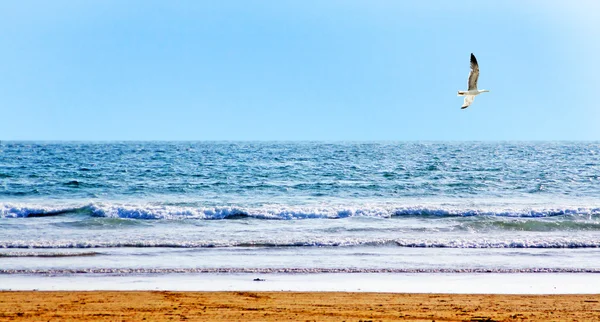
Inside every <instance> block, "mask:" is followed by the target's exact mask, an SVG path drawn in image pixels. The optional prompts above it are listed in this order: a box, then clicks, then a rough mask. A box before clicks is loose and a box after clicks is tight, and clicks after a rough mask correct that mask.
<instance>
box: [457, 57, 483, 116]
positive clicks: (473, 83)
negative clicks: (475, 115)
mask: <svg viewBox="0 0 600 322" xmlns="http://www.w3.org/2000/svg"><path fill="white" fill-rule="evenodd" d="M477 78H479V65H478V64H477V59H475V55H473V53H471V72H470V73H469V90H466V91H458V96H464V97H465V102H464V103H463V105H462V107H461V109H465V108H467V107H469V105H471V103H473V101H474V100H475V96H477V95H479V94H481V93H484V92H489V91H488V90H487V89H477Z"/></svg>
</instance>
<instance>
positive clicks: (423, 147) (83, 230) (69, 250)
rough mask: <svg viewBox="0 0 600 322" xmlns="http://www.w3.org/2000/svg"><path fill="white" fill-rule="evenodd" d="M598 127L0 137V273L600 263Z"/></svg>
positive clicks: (462, 268)
mask: <svg viewBox="0 0 600 322" xmlns="http://www.w3.org/2000/svg"><path fill="white" fill-rule="evenodd" d="M599 255H600V143H598V142H533V143H523V142H500V143H477V142H470V143H444V142H440V143H437V142H414V143H403V142H390V143H354V142H348V143H323V142H303V143H262V142H261V143H259V142H141V143H136V142H110V143H62V142H61V143H39V142H3V143H2V145H0V273H3V274H15V273H19V274H23V273H25V274H37V273H44V274H48V273H52V274H61V273H76V272H88V273H95V272H98V273H119V274H130V273H139V272H146V273H169V272H291V273H294V272H315V273H319V272H327V273H330V272H508V273H510V272H600V267H599V266H598V265H597V258H598V256H599Z"/></svg>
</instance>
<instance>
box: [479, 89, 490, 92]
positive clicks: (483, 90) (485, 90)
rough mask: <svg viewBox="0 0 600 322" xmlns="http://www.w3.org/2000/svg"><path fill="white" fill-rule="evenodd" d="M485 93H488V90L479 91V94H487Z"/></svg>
mask: <svg viewBox="0 0 600 322" xmlns="http://www.w3.org/2000/svg"><path fill="white" fill-rule="evenodd" d="M487 92H489V90H487V89H482V90H480V91H479V93H487Z"/></svg>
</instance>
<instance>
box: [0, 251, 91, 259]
mask: <svg viewBox="0 0 600 322" xmlns="http://www.w3.org/2000/svg"><path fill="white" fill-rule="evenodd" d="M99 254H100V253H98V252H8V253H0V258H2V257H48V258H56V257H88V256H96V255H99Z"/></svg>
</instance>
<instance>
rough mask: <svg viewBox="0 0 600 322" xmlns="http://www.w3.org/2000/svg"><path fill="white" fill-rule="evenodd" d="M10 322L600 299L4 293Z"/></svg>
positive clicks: (378, 312) (557, 313)
mask: <svg viewBox="0 0 600 322" xmlns="http://www.w3.org/2000/svg"><path fill="white" fill-rule="evenodd" d="M0 320H11V321H42V320H43V321H122V320H128V321H142V320H146V321H167V320H177V321H182V320H183V321H185V320H189V321H193V320H204V321H281V320H287V321H361V320H362V321H392V320H400V321H402V320H409V321H521V320H525V321H573V320H579V321H598V320H600V295H468V294H399V293H350V292H168V291H85V292H81V291H77V292H74V291H50V292H39V291H2V292H0Z"/></svg>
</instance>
